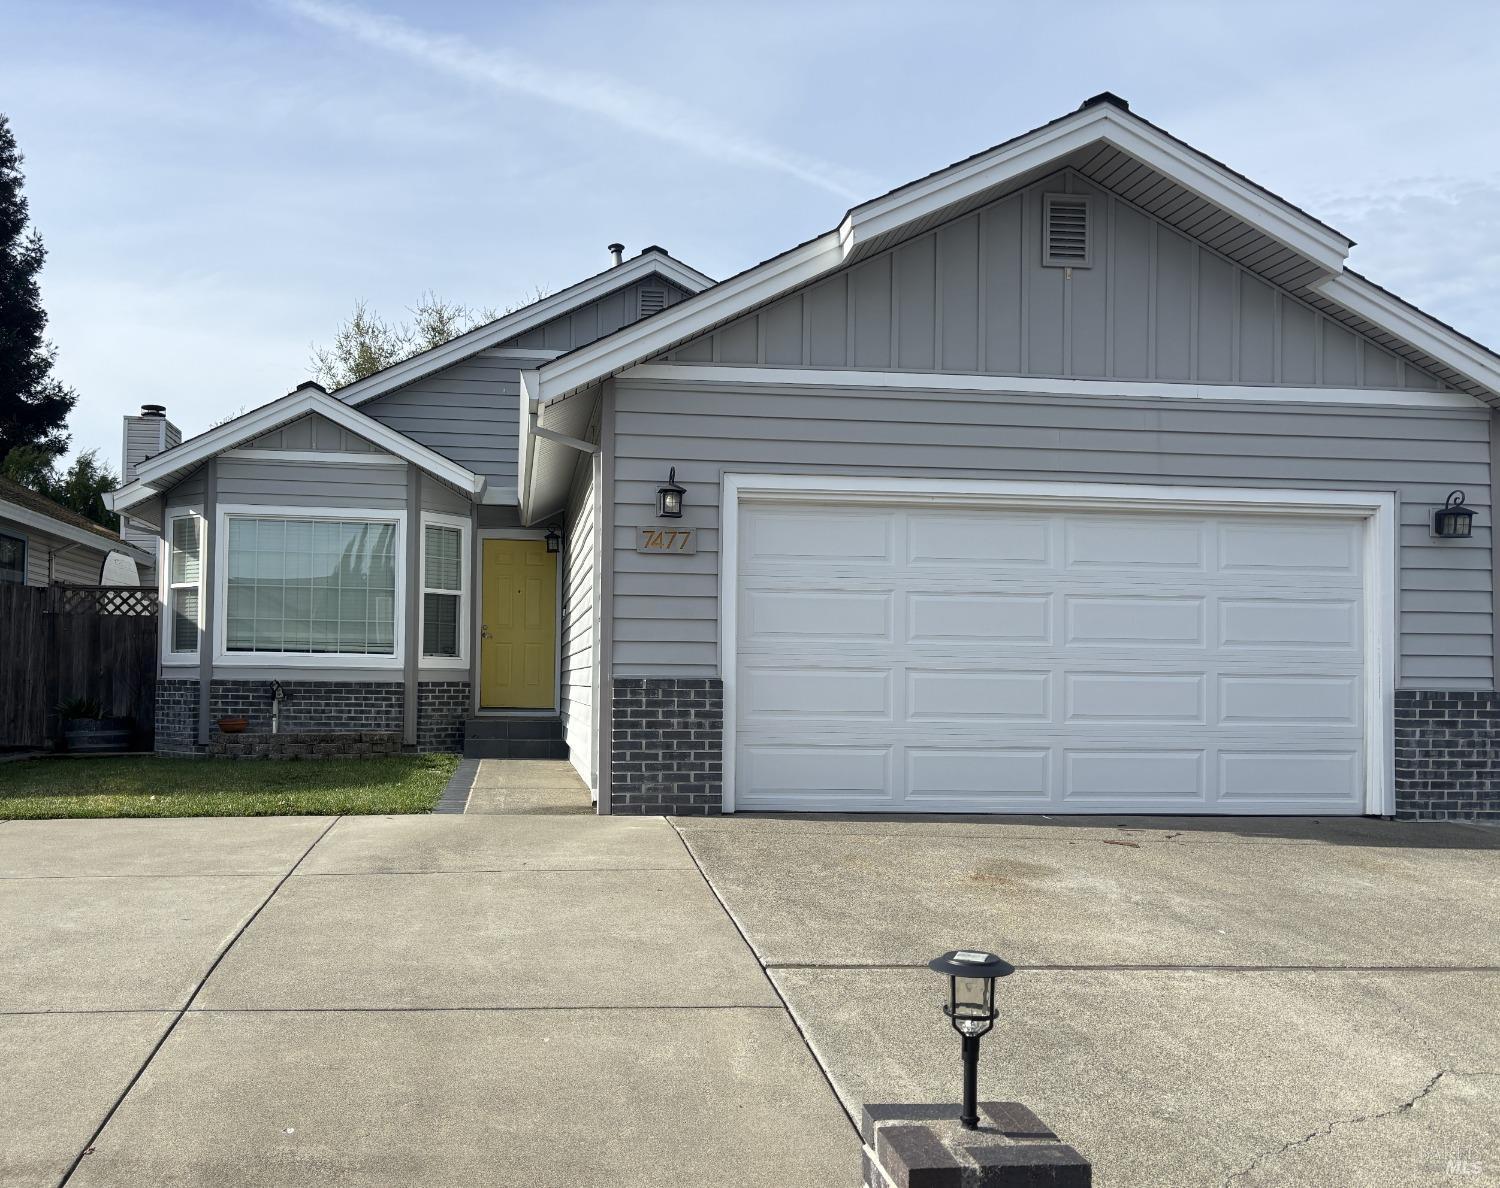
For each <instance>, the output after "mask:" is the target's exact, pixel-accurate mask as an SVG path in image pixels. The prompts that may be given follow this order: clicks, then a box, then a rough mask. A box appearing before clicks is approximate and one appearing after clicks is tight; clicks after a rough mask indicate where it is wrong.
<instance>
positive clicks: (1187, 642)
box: [1067, 594, 1205, 647]
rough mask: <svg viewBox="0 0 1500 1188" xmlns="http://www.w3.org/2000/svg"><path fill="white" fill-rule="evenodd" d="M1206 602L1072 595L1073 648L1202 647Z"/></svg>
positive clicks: (1070, 625) (1070, 624)
mask: <svg viewBox="0 0 1500 1188" xmlns="http://www.w3.org/2000/svg"><path fill="white" fill-rule="evenodd" d="M1204 601H1205V600H1204V599H1202V598H1161V597H1151V596H1148V595H1136V596H1130V597H1124V598H1110V597H1105V596H1101V595H1078V594H1075V595H1069V596H1068V598H1067V624H1068V626H1067V643H1068V644H1069V645H1070V646H1080V645H1081V646H1085V647H1087V646H1090V645H1093V646H1098V645H1110V646H1116V647H1136V646H1139V645H1141V644H1151V645H1155V646H1163V645H1166V646H1171V647H1202V646H1203V618H1204Z"/></svg>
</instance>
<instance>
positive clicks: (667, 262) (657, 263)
mask: <svg viewBox="0 0 1500 1188" xmlns="http://www.w3.org/2000/svg"><path fill="white" fill-rule="evenodd" d="M652 274H656V275H659V276H663V277H665V278H666V279H667V280H670V281H672V282H673V283H674V284H676V285H679V286H681V287H682V288H684V289H686V290H687V291H688V292H689V293H701V292H702V291H703V290H704V289H706V288H708V287H709V286H710V285H712V284H713V283H714V282H713V280H712V279H711V278H710V277H707V276H704V275H703V273H701V272H699V271H698V270H697V269H696V268H689V267H688V266H687V265H686V264H683V263H682V262H681V261H678V260H674V259H672V257H671V256H664V255H660V254H659V253H657V252H649V253H647V254H646V255H642V256H633V257H632V258H631V259H629V260H626V261H625V262H624V263H623V264H619V265H616V266H615V267H614V268H610V269H608V270H607V271H605V272H601V273H599V274H597V275H596V276H591V277H589V278H588V279H587V280H584V281H580V282H579V283H578V284H576V285H572V286H570V287H569V288H566V289H563V290H562V291H561V292H559V293H553V294H552V295H551V296H548V297H543V298H541V299H540V300H538V301H533V302H532V303H531V304H530V305H527V306H523V307H522V308H520V309H518V310H516V311H515V312H513V313H509V314H506V315H505V316H504V317H502V318H498V319H496V320H495V321H493V322H488V323H486V324H485V325H483V326H479V327H476V328H475V329H473V330H470V331H469V332H468V333H467V334H460V335H459V336H458V337H457V338H454V339H451V340H449V341H448V342H445V343H443V344H442V345H441V346H436V347H433V348H432V349H431V350H427V351H423V352H422V353H421V354H420V355H413V356H412V357H411V358H410V359H406V360H403V361H402V362H400V363H396V364H393V365H392V366H390V367H387V368H386V369H385V370H384V371H380V372H377V373H376V374H375V375H372V376H368V377H367V378H365V379H362V380H357V381H355V382H354V383H352V384H349V385H347V386H346V387H343V388H340V389H339V390H338V393H337V396H336V398H337V399H339V400H342V401H343V402H344V403H345V404H363V403H364V402H365V401H367V400H374V399H375V397H377V396H383V395H384V394H385V393H387V392H391V391H394V390H395V389H397V388H401V387H404V386H405V385H407V384H409V383H413V382H415V381H416V380H419V379H421V378H422V377H423V376H425V375H430V374H431V373H432V372H434V371H441V370H442V369H443V368H444V367H448V366H451V365H452V364H454V363H457V362H459V361H460V360H463V359H467V358H468V357H469V356H470V355H476V354H478V353H479V352H480V351H483V350H488V349H489V348H490V347H492V346H495V345H497V344H499V343H501V342H504V341H505V340H506V339H507V338H514V337H516V336H517V335H518V334H525V333H526V331H528V330H532V329H535V328H536V327H537V326H540V325H541V324H542V323H544V322H549V321H551V320H552V319H553V318H556V317H561V316H562V315H563V314H565V313H568V312H569V311H570V310H573V309H576V308H577V307H578V306H580V305H587V304H588V303H589V302H590V301H595V300H597V299H599V298H600V297H603V296H605V295H606V294H609V293H613V292H614V291H615V290H616V289H620V288H624V287H625V286H626V285H631V284H634V283H635V282H636V281H640V280H644V279H645V278H646V277H648V276H651V275H652ZM514 353H515V354H516V355H518V356H520V357H527V356H529V355H531V354H534V353H540V352H530V351H516V352H514ZM559 353H560V352H557V351H548V352H546V355H547V356H549V357H551V358H556V357H557V355H558V354H559Z"/></svg>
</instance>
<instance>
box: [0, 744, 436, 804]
mask: <svg viewBox="0 0 1500 1188" xmlns="http://www.w3.org/2000/svg"><path fill="white" fill-rule="evenodd" d="M457 766H458V756H456V755H393V756H389V757H383V758H378V759H311V760H302V761H295V760H290V761H288V760H274V759H264V760H245V759H156V758H152V757H150V756H140V757H120V758H103V757H101V758H97V759H94V758H78V759H67V758H40V759H23V760H19V761H16V762H11V763H0V820H23V819H24V820H35V819H41V818H52V817H269V816H302V815H314V816H322V815H325V814H333V813H351V814H368V813H426V812H431V811H432V808H433V806H434V805H435V804H437V802H438V797H439V796H440V795H441V794H442V791H443V785H444V784H446V783H447V782H448V777H449V776H451V775H452V774H453V771H454V768H456V767H457Z"/></svg>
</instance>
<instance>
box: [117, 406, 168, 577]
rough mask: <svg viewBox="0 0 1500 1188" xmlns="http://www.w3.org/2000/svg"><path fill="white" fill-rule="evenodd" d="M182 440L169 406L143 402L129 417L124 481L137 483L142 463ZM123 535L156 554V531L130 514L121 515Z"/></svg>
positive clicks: (122, 465) (122, 472)
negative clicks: (140, 525)
mask: <svg viewBox="0 0 1500 1188" xmlns="http://www.w3.org/2000/svg"><path fill="white" fill-rule="evenodd" d="M181 441H182V432H181V431H180V430H179V429H178V428H177V426H176V425H174V424H172V422H171V421H169V420H167V408H166V405H164V404H143V405H141V411H140V413H139V414H137V415H136V416H129V417H126V418H125V439H124V452H123V453H122V455H121V457H120V479H121V481H122V482H123V483H129V482H134V481H135V476H136V472H137V471H138V470H140V467H141V463H142V462H144V461H145V460H146V459H147V458H150V457H152V456H154V455H156V454H159V453H161V452H162V451H163V450H170V449H171V448H172V447H173V446H175V445H178V444H180V443H181ZM120 535H121V536H122V537H123V538H124V539H126V540H128V541H129V542H130V543H131V544H133V545H137V546H139V547H140V548H143V549H145V550H146V552H147V553H149V554H153V555H154V554H155V552H156V533H154V532H152V531H150V530H149V529H146V528H138V527H136V526H135V525H134V524H132V523H131V522H130V520H129V518H128V517H121V520H120ZM148 580H149V579H148Z"/></svg>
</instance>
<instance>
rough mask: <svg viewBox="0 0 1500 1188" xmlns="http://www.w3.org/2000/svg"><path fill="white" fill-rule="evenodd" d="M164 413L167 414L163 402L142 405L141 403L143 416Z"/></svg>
mask: <svg viewBox="0 0 1500 1188" xmlns="http://www.w3.org/2000/svg"><path fill="white" fill-rule="evenodd" d="M166 415H167V406H166V405H165V404H143V405H141V416H143V417H164V416H166Z"/></svg>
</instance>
